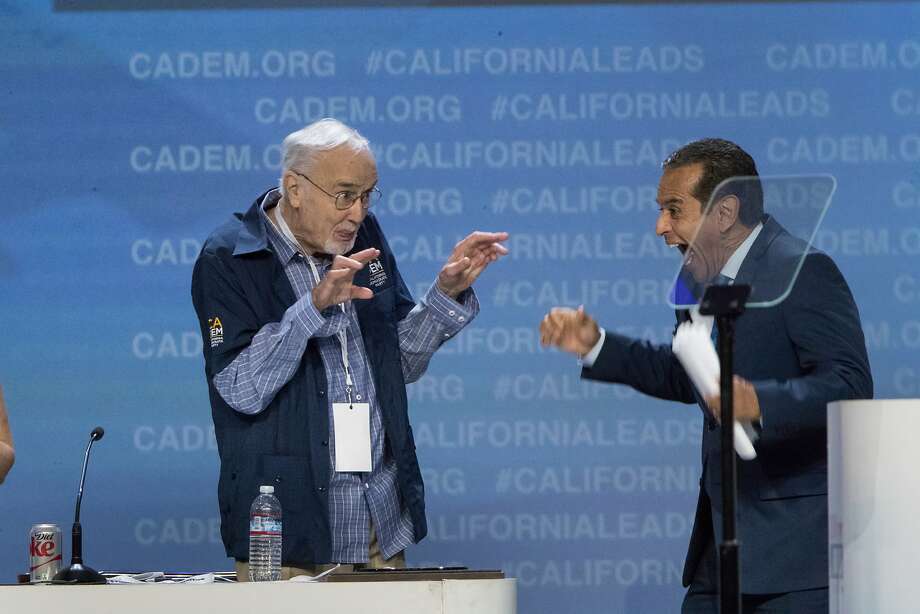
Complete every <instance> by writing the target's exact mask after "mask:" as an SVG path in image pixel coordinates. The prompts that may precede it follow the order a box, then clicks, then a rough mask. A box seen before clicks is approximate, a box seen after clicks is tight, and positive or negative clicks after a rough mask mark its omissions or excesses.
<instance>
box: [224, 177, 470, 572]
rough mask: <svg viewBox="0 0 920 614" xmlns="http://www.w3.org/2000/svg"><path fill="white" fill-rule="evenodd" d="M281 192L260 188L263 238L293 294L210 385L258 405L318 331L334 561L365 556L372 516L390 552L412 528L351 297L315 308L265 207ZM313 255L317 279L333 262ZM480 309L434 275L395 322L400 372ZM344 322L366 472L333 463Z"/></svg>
mask: <svg viewBox="0 0 920 614" xmlns="http://www.w3.org/2000/svg"><path fill="white" fill-rule="evenodd" d="M279 196H280V195H279V193H278V192H277V190H275V191H272V192H269V194H268V195H267V196H266V197H265V200H264V201H263V203H262V214H263V220H264V223H265V225H266V228H267V230H268V237H269V241H270V242H271V245H272V248H273V249H274V250H275V253H276V255H277V256H278V258H279V260H280V261H281V263H282V264H283V265H284V270H285V273H286V274H287V277H288V279H289V280H290V282H291V286H292V287H293V289H294V293H295V295H296V296H297V301H296V302H295V303H294V304H293V305H292V306H291V307H290V308H288V310H287V311H286V312H285V314H284V317H283V318H282V319H281V321H280V322H271V323H268V324H266V325H265V326H263V327H262V328H261V329H260V330H259V332H258V333H256V335H255V336H254V337H253V339H252V342H251V344H250V345H249V347H247V348H246V349H244V350H243V351H242V352H240V354H239V355H238V356H237V357H236V359H234V361H233V362H232V363H231V364H230V365H228V366H227V367H226V368H225V369H224V370H223V371H221V372H220V373H218V374H217V375H216V376H214V386H215V387H216V388H217V390H218V392H219V393H220V395H221V396H222V397H223V399H224V400H225V401H226V402H227V404H228V405H230V406H231V407H233V408H234V409H235V410H236V411H239V412H241V413H245V414H255V413H258V412H260V411H262V410H263V409H265V407H267V406H268V404H269V403H270V402H271V400H272V399H273V398H274V396H275V393H276V392H277V391H278V390H279V389H280V388H281V387H282V386H284V385H285V384H286V383H287V382H288V381H289V380H290V379H291V377H292V376H293V375H294V373H295V371H296V370H297V367H298V365H299V364H300V361H301V359H302V358H303V353H304V351H305V350H306V347H307V342H308V340H309V339H310V338H315V339H317V342H318V346H319V351H320V355H321V356H322V360H323V367H324V368H325V372H326V379H327V382H328V398H329V403H328V407H327V411H328V412H329V455H330V461H331V462H330V466H331V468H332V469H331V471H332V475H331V479H330V483H329V495H330V497H329V518H330V523H331V526H332V560H333V561H334V562H337V563H363V562H367V560H368V549H369V541H370V523H371V522H373V525H374V528H375V530H376V532H377V539H378V542H379V544H380V550H381V552H382V554H383V556H384V558H390V557H392V556H393V555H395V554H397V553H398V552H400V551H402V550H404V549H405V548H406V547H407V546H409V545H410V544H412V543H413V542H414V534H413V528H412V521H411V519H410V518H409V512H408V510H407V509H406V508H404V507H402V506H401V505H400V501H399V493H398V490H397V485H396V462H395V461H394V459H393V458H390V457H388V456H387V455H386V446H385V445H384V443H385V433H384V429H383V420H382V417H381V413H380V407H379V405H378V404H377V396H376V392H375V390H374V380H373V377H372V375H371V371H370V366H369V364H368V361H367V356H366V354H365V350H364V343H363V339H362V337H361V329H360V326H359V323H358V319H357V316H356V314H355V309H354V307H353V305H352V304H351V303H350V302H349V303H347V304H346V311H345V312H343V311H342V310H341V309H335V310H331V311H332V313H331V314H329V313H328V312H327V316H328V317H326V316H324V314H322V313H320V312H319V311H318V310H317V309H316V306H315V305H314V304H313V300H312V290H313V288H314V287H315V285H316V282H315V280H314V278H313V274H312V272H311V270H310V269H311V267H310V265H309V263H308V262H307V261H306V258H307V257H306V256H304V255H303V254H301V253H300V250H299V248H298V246H297V245H295V244H294V243H293V242H292V241H291V240H290V239H288V238H287V237H286V236H284V234H282V233H281V232H280V231H279V230H278V229H277V228H276V227H275V225H274V223H272V222H271V221H270V220H269V218H268V215H267V213H266V211H267V210H268V209H270V208H271V207H273V206H275V205H276V204H277V202H278V199H279ZM313 262H314V264H315V265H316V267H317V270H318V271H319V273H320V278H322V276H323V275H325V273H326V270H327V269H328V268H329V265H330V264H331V261H329V260H319V259H313ZM478 312H479V303H478V301H477V299H476V296H475V294H474V293H473V292H468V293H466V295H465V300H464V303H463V304H462V305H461V304H459V303H457V302H456V301H453V300H451V299H450V298H449V297H448V296H447V295H445V294H444V293H442V292H441V291H440V290H439V289H438V288H437V284H433V285H432V287H431V289H430V290H429V291H428V293H427V294H426V296H425V298H424V299H423V300H421V301H420V302H419V304H418V305H416V306H415V308H414V309H413V310H412V311H411V312H410V313H409V314H408V315H407V316H406V317H405V318H404V319H403V320H401V321H400V322H399V326H398V335H399V347H400V354H401V359H402V371H403V377H404V378H405V381H406V382H407V383H411V382H414V381H416V380H417V379H418V378H419V377H421V376H422V374H423V373H424V372H425V370H426V369H427V368H428V362H429V360H430V359H431V356H432V355H433V354H434V352H435V351H436V350H437V349H438V347H440V345H441V344H442V343H443V342H444V341H445V340H446V339H448V338H450V337H453V336H454V335H455V334H457V333H458V332H459V331H460V330H461V329H462V328H463V327H464V326H466V325H467V324H468V323H469V322H470V320H472V319H473V317H475V316H476V314H477V313H478ZM343 329H344V330H346V331H347V339H348V362H349V366H350V369H351V372H352V379H353V383H354V386H353V388H352V391H353V392H352V394H353V395H354V400H355V401H359V402H364V403H368V404H369V405H370V420H371V425H370V430H371V461H372V465H371V467H372V469H371V472H370V473H340V472H336V471H335V432H334V427H333V418H332V402H333V401H335V402H340V401H346V400H347V394H346V392H345V370H344V365H343V363H342V354H341V346H340V342H339V338H338V336H337V333H338V332H339V331H341V330H343ZM305 562H311V561H305Z"/></svg>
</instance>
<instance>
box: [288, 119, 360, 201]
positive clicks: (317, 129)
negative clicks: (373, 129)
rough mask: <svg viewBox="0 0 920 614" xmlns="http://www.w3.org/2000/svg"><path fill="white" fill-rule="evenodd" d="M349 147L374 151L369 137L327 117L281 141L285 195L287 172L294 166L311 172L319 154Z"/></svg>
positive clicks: (358, 150) (355, 149) (356, 150)
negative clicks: (285, 176) (285, 175)
mask: <svg viewBox="0 0 920 614" xmlns="http://www.w3.org/2000/svg"><path fill="white" fill-rule="evenodd" d="M343 145H344V146H346V147H349V148H351V149H353V150H354V151H355V152H362V151H367V152H370V150H371V145H370V143H369V142H368V140H367V139H366V138H364V137H363V136H361V134H360V133H359V132H358V131H357V130H355V129H354V128H352V127H351V126H347V125H345V124H343V123H342V122H340V121H339V120H337V119H333V118H331V117H326V118H324V119H321V120H319V121H315V122H313V123H312V124H310V125H309V126H306V127H304V128H301V129H300V130H298V131H296V132H292V133H290V134H289V135H287V136H286V137H284V141H283V142H282V143H281V179H280V180H279V182H278V183H279V184H280V188H279V189H280V190H281V195H282V196H283V195H284V181H283V179H284V173H286V172H288V171H289V170H292V169H300V170H301V171H304V172H305V171H309V170H310V166H311V165H312V164H313V162H314V160H315V159H316V156H317V154H319V153H321V152H324V151H329V150H331V149H335V148H336V147H340V146H343Z"/></svg>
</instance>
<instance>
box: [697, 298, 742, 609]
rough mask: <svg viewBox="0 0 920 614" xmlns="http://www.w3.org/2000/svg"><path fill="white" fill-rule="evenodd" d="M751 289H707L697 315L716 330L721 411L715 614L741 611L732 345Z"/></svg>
mask: <svg viewBox="0 0 920 614" xmlns="http://www.w3.org/2000/svg"><path fill="white" fill-rule="evenodd" d="M750 295H751V287H750V286H747V285H743V284H738V285H731V286H718V285H715V286H709V287H708V288H707V289H706V293H705V294H704V295H703V300H702V301H701V302H700V313H701V314H703V315H714V316H715V317H716V325H717V326H718V331H719V367H720V373H721V377H720V382H719V387H720V390H719V396H720V397H721V400H722V408H721V409H722V412H721V422H722V431H721V444H722V450H721V457H720V460H721V465H722V543H721V544H719V612H720V614H740V612H741V557H740V548H741V544H740V542H739V541H738V537H737V534H736V525H737V522H738V520H737V516H736V511H735V510H736V509H737V503H738V467H737V465H736V458H735V442H734V433H735V429H734V428H733V427H734V423H735V406H734V402H735V398H734V375H735V374H734V343H735V320H736V319H737V318H738V316H740V315H741V314H742V313H744V306H745V304H746V303H747V300H748V297H749V296H750Z"/></svg>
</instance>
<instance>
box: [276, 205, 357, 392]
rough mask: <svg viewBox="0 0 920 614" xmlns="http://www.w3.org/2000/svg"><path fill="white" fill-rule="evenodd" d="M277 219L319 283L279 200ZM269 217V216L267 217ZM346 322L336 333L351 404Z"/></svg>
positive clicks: (351, 381)
mask: <svg viewBox="0 0 920 614" xmlns="http://www.w3.org/2000/svg"><path fill="white" fill-rule="evenodd" d="M277 213H278V215H277V218H278V219H277V221H278V229H279V230H280V231H281V234H283V235H284V236H285V237H287V239H288V240H290V241H291V242H292V243H293V244H294V245H295V246H296V247H297V251H298V252H300V254H301V255H302V256H303V257H304V258H306V260H307V263H308V264H309V265H310V272H311V273H312V274H313V281H314V282H315V283H316V285H319V282H320V277H319V271H318V270H316V264H315V263H314V262H313V258H312V257H310V255H309V254H305V253H303V249H302V248H301V247H300V242H298V241H297V238H296V237H295V236H294V233H293V232H291V229H290V227H289V226H288V225H287V221H285V219H284V215H283V214H282V213H281V202H280V201H279V202H278V211H277ZM269 219H270V218H269ZM339 307H341V308H342V313H344V314H345V315H346V317H347V316H348V311H347V310H346V309H345V304H344V303H339ZM347 331H348V323H347V322H346V324H345V326H344V327H343V328H342V330H340V331H339V332H338V333H336V335H337V336H338V338H339V347H340V348H341V350H342V364H343V365H344V366H345V392H346V394H348V404H349V405H351V389H352V387H353V386H354V382H353V380H352V379H351V368H350V366H349V363H348V332H347Z"/></svg>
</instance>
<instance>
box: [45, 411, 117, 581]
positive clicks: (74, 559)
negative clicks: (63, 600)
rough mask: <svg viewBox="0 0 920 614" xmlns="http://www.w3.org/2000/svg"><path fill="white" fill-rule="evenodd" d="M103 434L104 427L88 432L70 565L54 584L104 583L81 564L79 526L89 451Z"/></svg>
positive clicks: (102, 578)
mask: <svg viewBox="0 0 920 614" xmlns="http://www.w3.org/2000/svg"><path fill="white" fill-rule="evenodd" d="M103 435H105V429H103V428H102V427H101V426H97V427H96V428H94V429H93V430H92V432H91V433H90V434H89V443H88V444H86V453H85V454H84V455H83V474H82V475H81V476H80V490H78V491H77V505H76V508H75V509H74V513H73V532H72V535H71V537H72V539H71V556H70V567H68V568H67V569H62V570H61V571H59V572H57V573H56V574H55V575H54V578H53V579H52V580H51V582H52V583H54V584H105V577H104V576H103V575H102V574H101V573H99V572H98V571H96V570H95V569H92V568H90V567H86V566H85V565H84V564H83V527H81V526H80V504H81V503H82V502H83V485H84V484H85V483H86V465H87V463H89V451H90V448H92V447H93V442H94V441H99V440H100V439H102V436H103Z"/></svg>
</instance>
